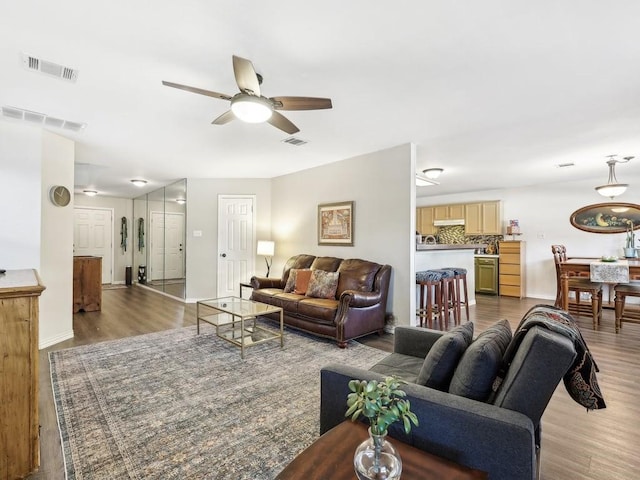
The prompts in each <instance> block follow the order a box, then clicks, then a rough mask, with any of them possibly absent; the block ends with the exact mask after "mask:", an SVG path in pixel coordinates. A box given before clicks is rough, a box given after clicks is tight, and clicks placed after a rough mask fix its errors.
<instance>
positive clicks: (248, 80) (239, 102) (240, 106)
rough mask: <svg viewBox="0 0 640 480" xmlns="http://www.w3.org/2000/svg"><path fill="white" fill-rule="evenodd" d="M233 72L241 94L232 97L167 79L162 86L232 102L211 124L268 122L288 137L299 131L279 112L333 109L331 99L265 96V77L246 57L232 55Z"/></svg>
mask: <svg viewBox="0 0 640 480" xmlns="http://www.w3.org/2000/svg"><path fill="white" fill-rule="evenodd" d="M233 73H234V75H235V77H236V83H237V84H238V88H239V89H240V92H239V93H236V94H235V95H233V96H231V95H225V94H224V93H218V92H212V91H211V90H203V89H202V88H196V87H189V86H187V85H180V84H179V83H172V82H166V81H164V80H163V81H162V84H163V85H165V86H167V87H173V88H179V89H181V90H186V91H188V92H193V93H199V94H200V95H206V96H208V97H214V98H219V99H221V100H229V101H230V102H231V110H227V111H226V112H224V113H223V114H222V115H220V116H219V117H218V118H216V119H215V120H214V121H213V122H211V123H213V124H214V125H224V124H225V123H229V122H230V121H231V120H233V119H234V118H239V119H240V120H243V121H245V122H249V123H261V122H268V123H270V124H271V125H273V126H274V127H276V128H279V129H280V130H282V131H284V132H286V133H288V134H293V133H296V132H299V131H300V129H299V128H298V127H296V126H295V125H294V124H293V123H292V122H291V121H290V120H289V119H287V117H285V116H284V115H282V114H281V113H279V112H277V111H276V110H321V109H325V108H332V106H333V105H332V104H331V99H330V98H315V97H264V96H262V94H261V93H260V84H261V83H262V76H261V75H260V74H258V73H256V71H255V69H254V68H253V64H252V63H251V62H250V61H249V60H247V59H246V58H241V57H237V56H235V55H233Z"/></svg>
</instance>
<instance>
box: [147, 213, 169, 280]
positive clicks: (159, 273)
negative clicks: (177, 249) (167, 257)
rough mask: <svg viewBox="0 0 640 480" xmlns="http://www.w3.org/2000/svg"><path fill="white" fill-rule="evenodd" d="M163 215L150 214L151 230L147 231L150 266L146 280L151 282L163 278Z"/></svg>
mask: <svg viewBox="0 0 640 480" xmlns="http://www.w3.org/2000/svg"><path fill="white" fill-rule="evenodd" d="M164 225H165V214H164V212H151V228H150V231H149V256H150V257H151V265H150V266H149V267H150V270H149V272H147V278H148V279H149V280H151V281H153V280H162V279H164V278H165V276H164V268H165V263H164V253H165V237H164Z"/></svg>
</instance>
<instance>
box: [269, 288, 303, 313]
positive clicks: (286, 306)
mask: <svg viewBox="0 0 640 480" xmlns="http://www.w3.org/2000/svg"><path fill="white" fill-rule="evenodd" d="M303 298H305V297H304V295H296V294H295V293H284V292H283V293H280V294H278V295H274V296H273V297H271V300H270V301H269V304H270V305H273V306H274V307H280V308H282V309H283V310H284V311H285V312H286V313H289V314H296V313H298V302H299V301H300V300H302V299H303Z"/></svg>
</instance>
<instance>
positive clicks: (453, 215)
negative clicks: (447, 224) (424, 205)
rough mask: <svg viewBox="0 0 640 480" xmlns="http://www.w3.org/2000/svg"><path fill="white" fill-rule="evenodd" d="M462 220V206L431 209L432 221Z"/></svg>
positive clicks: (443, 206)
mask: <svg viewBox="0 0 640 480" xmlns="http://www.w3.org/2000/svg"><path fill="white" fill-rule="evenodd" d="M461 218H464V204H463V203H461V204H458V205H437V206H435V207H433V219H434V220H459V219H461Z"/></svg>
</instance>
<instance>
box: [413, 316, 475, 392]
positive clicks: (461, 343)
mask: <svg viewBox="0 0 640 480" xmlns="http://www.w3.org/2000/svg"><path fill="white" fill-rule="evenodd" d="M472 340H473V323H472V322H467V323H465V324H463V325H459V326H457V327H455V328H453V329H452V330H450V331H448V332H447V333H445V334H444V335H442V336H441V337H440V338H439V339H438V340H436V342H435V343H434V344H433V346H432V347H431V349H430V350H429V352H428V353H427V356H426V357H425V358H424V361H423V362H422V368H421V369H420V373H419V374H418V378H417V380H416V383H418V384H420V385H425V386H427V387H431V388H435V389H437V390H441V391H443V392H446V391H447V389H448V388H449V383H450V382H451V377H453V372H454V371H455V370H456V367H457V366H458V362H459V361H460V358H462V355H463V354H464V352H465V350H466V349H467V347H468V346H469V345H470V344H471V341H472Z"/></svg>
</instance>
